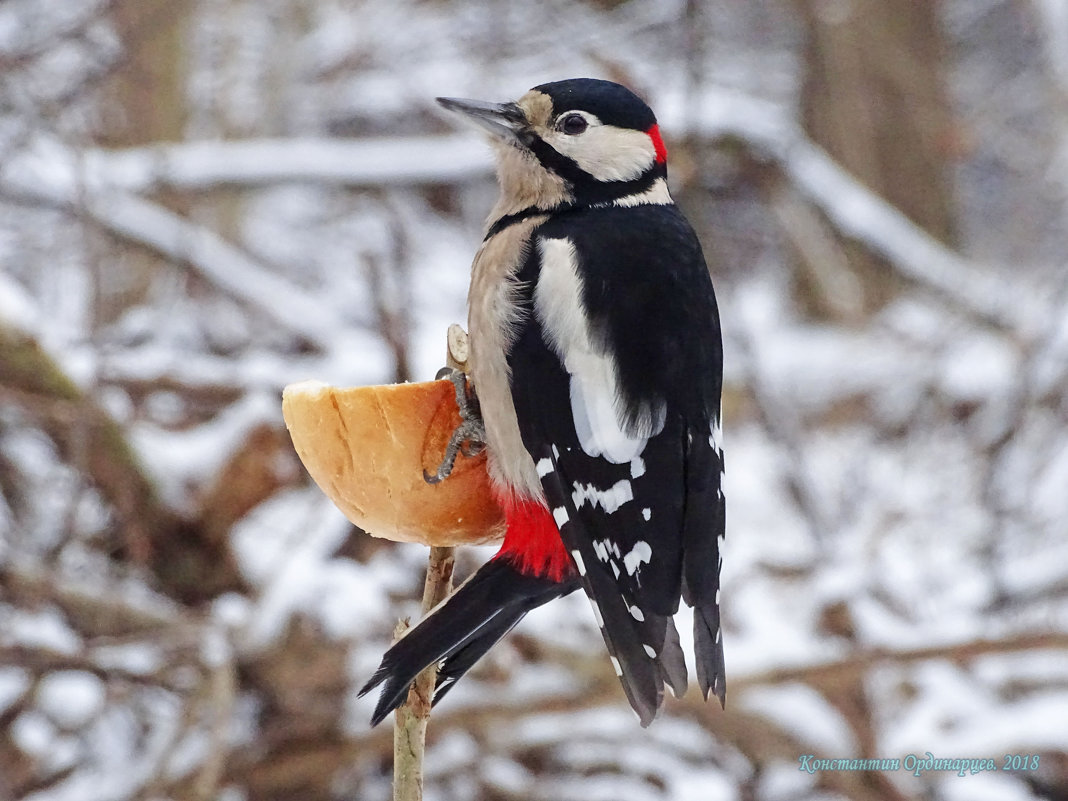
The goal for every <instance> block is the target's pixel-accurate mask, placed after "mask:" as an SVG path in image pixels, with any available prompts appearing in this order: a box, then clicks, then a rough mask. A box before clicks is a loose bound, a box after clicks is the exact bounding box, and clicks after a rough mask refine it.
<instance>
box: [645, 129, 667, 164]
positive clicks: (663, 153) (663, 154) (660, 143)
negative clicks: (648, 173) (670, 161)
mask: <svg viewBox="0 0 1068 801" xmlns="http://www.w3.org/2000/svg"><path fill="white" fill-rule="evenodd" d="M646 133H647V134H649V138H650V139H652V140H653V147H654V148H656V163H657V164H663V163H664V162H665V161H667V148H666V147H664V140H663V139H661V138H660V126H659V125H657V124H656V123H655V122H654V123H653V125H652V127H651V128H650V129H649V130H648V131H646Z"/></svg>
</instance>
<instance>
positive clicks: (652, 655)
mask: <svg viewBox="0 0 1068 801" xmlns="http://www.w3.org/2000/svg"><path fill="white" fill-rule="evenodd" d="M642 648H644V649H645V653H646V654H648V655H649V658H650V659H656V651H654V650H653V646H651V645H645V644H643V645H642Z"/></svg>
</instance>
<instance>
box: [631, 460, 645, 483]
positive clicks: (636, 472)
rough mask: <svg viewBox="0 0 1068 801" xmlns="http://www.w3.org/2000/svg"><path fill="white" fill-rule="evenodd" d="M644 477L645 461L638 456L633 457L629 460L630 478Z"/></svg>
mask: <svg viewBox="0 0 1068 801" xmlns="http://www.w3.org/2000/svg"><path fill="white" fill-rule="evenodd" d="M644 475H645V460H644V459H643V458H642V457H640V456H635V457H634V458H633V459H631V460H630V477H631V478H641V477H642V476H644Z"/></svg>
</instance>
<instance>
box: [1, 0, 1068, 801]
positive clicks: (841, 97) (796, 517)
mask: <svg viewBox="0 0 1068 801" xmlns="http://www.w3.org/2000/svg"><path fill="white" fill-rule="evenodd" d="M581 75H591V76H600V77H607V78H611V79H615V80H618V81H621V82H624V83H626V84H628V85H630V86H631V87H632V88H634V89H636V90H637V91H638V92H639V93H641V94H643V95H644V96H645V97H647V98H648V99H649V101H650V103H651V105H652V106H653V107H654V109H655V110H656V111H657V112H658V115H659V117H660V122H661V127H662V129H663V130H664V132H665V138H666V140H667V145H668V149H669V154H670V157H669V168H670V171H671V186H672V191H673V193H674V196H675V198H676V200H677V201H678V202H679V204H680V205H681V206H682V207H683V208H684V210H685V212H686V213H687V215H688V216H689V218H690V219H691V220H692V221H693V223H694V225H695V226H696V228H697V229H698V231H699V233H700V235H701V238H702V241H703V243H704V247H705V250H706V254H707V256H708V260H709V266H710V269H711V271H712V274H713V279H714V281H715V283H716V286H717V290H718V293H719V297H720V304H721V310H722V316H723V321H724V328H725V337H726V343H725V350H726V361H727V364H726V371H727V383H726V401H725V410H726V425H725V429H726V447H727V497H728V503H729V507H728V509H729V512H728V538H727V548H726V555H725V563H724V581H725V588H724V593H723V598H724V615H725V623H724V625H725V639H726V654H727V671H728V704H727V711H726V712H722V711H720V710H719V709H718V707H717V706H715V705H713V704H710V705H707V706H706V705H705V704H703V703H701V702H700V700H699V699H698V698H697V694H696V692H694V691H693V690H691V692H690V694H689V695H688V696H686V697H685V698H683V699H681V700H677V701H676V700H669V701H668V702H667V704H666V709H665V712H664V714H663V715H662V716H661V718H660V719H659V720H658V721H657V722H656V723H654V724H653V726H652V727H651V728H650V729H648V730H642V729H639V728H638V726H637V724H636V722H635V721H634V719H633V717H632V715H631V713H630V711H629V710H628V709H627V707H626V705H625V702H624V700H623V695H622V692H621V691H620V688H619V686H618V682H617V681H616V679H615V677H614V675H613V671H612V669H611V667H610V665H609V662H608V659H607V658H606V657H605V654H604V653H603V652H602V648H601V646H600V642H599V639H598V638H597V636H596V629H595V626H594V623H593V620H592V615H591V613H590V611H589V609H588V606H587V604H586V603H585V601H584V599H582V598H577V597H570V598H567V599H564V600H561V601H559V602H557V603H555V604H553V605H550V606H549V607H548V608H544V609H542V610H539V611H538V612H537V613H535V614H532V615H531V616H530V617H529V618H528V619H527V620H526V621H524V623H523V624H522V625H520V627H519V628H518V629H517V630H516V631H515V632H513V634H512V635H511V636H510V637H509V638H508V639H507V641H506V642H504V643H502V644H501V645H500V646H498V647H497V648H496V649H495V650H494V651H493V653H492V654H491V655H490V656H489V657H487V658H486V659H485V660H484V662H483V663H481V664H480V665H479V667H478V668H477V670H475V671H474V672H473V673H472V674H471V675H470V676H469V677H468V678H466V679H465V680H464V682H462V683H461V684H460V685H459V686H458V687H457V689H456V690H455V691H453V692H452V694H451V695H450V696H449V698H448V699H446V701H445V702H443V703H442V704H441V706H440V707H439V709H438V710H436V712H435V716H434V718H433V719H432V721H431V729H430V741H429V748H428V757H427V759H428V762H427V798H428V799H434V800H435V801H461V799H476V798H477V799H491V800H495V799H499V800H501V801H505V800H506V799H544V800H545V801H549V800H550V799H551V800H553V801H556V800H566V799H584V800H586V801H590V800H593V801H597V800H600V799H604V800H605V801H607V800H608V799H626V800H627V801H646V799H650V800H652V799H674V800H679V801H719V799H725V800H733V799H737V800H738V801H741V800H742V799H753V800H754V801H777V800H778V799H782V800H783V801H804V800H805V799H821V801H822V800H827V799H852V800H853V801H869V800H870V801H875V800H876V799H892V800H896V799H908V798H924V799H937V800H938V801H942V800H943V799H945V800H946V801H953V800H954V799H961V801H963V800H964V799H968V801H974V800H976V799H998V801H1018V800H1019V801H1022V800H1023V799H1065V798H1068V757H1066V753H1068V537H1066V536H1065V534H1066V529H1068V2H1066V0H941V2H934V1H933V0H932V1H931V2H918V1H917V0H748V1H747V2H735V0H656V1H655V2H654V1H653V0H630V2H621V1H620V0H585V1H584V2H565V1H564V0H544V1H543V2H537V3H535V2H524V3H486V2H484V0H391V1H389V2H387V1H386V0H3V2H0V799H5V800H6V799H39V800H40V801H46V800H47V801H60V800H62V801H68V800H69V801H133V799H156V798H171V799H181V800H182V801H185V800H186V799H189V800H190V801H193V800H194V799H220V800H221V801H243V800H244V799H248V801H259V800H260V799H263V800H266V799H272V800H273V799H277V800H278V801H289V800H291V799H292V800H293V801H296V799H302V800H303V799H335V798H336V799H341V798H349V799H372V800H373V799H385V798H387V797H388V794H389V782H390V776H391V774H390V757H391V732H390V729H389V727H388V726H382V727H379V728H378V729H376V730H371V729H369V728H368V725H367V719H368V717H369V714H370V709H371V703H372V701H373V699H362V700H357V699H356V698H355V697H354V696H355V688H358V687H359V686H360V684H361V683H362V682H363V681H364V680H365V679H366V678H367V677H368V675H369V674H370V672H371V671H372V670H373V668H374V666H375V665H376V664H377V661H378V658H379V656H380V654H381V652H382V650H383V648H384V647H385V646H386V644H387V642H388V640H389V637H390V634H391V632H392V629H393V626H394V623H395V621H396V619H397V618H398V617H399V616H404V615H408V614H413V613H415V612H416V610H417V609H418V606H417V604H418V597H419V593H420V588H421V584H422V571H423V569H424V567H425V560H426V551H425V550H424V549H422V548H420V547H416V546H393V545H391V544H388V543H382V542H380V541H376V540H372V539H370V538H368V537H366V536H365V535H363V534H362V533H360V532H358V531H355V530H354V529H353V528H352V526H351V525H349V524H348V523H347V522H346V521H345V520H344V518H342V517H341V515H340V513H338V512H337V511H336V510H334V509H333V507H332V506H331V504H330V503H329V501H327V500H326V499H325V497H323V496H322V495H321V493H320V492H319V491H318V490H317V489H316V488H315V487H314V486H313V485H311V484H310V482H309V480H308V478H307V477H306V475H305V474H304V472H303V470H302V468H301V467H300V465H299V463H298V462H297V461H296V457H295V455H294V453H293V451H292V449H291V446H290V444H289V440H288V437H287V435H286V432H285V430H284V427H283V424H282V421H281V414H280V392H281V389H282V387H283V386H284V385H285V384H287V383H290V382H292V381H296V380H302V379H306V378H317V379H321V380H323V381H327V382H329V383H332V384H337V385H355V384H366V383H381V382H390V381H395V380H404V379H427V378H430V377H432V376H433V374H434V372H435V370H436V369H437V368H438V367H440V366H441V364H442V363H443V361H444V350H445V329H446V326H447V325H448V324H449V323H450V322H456V321H463V320H464V319H465V311H464V296H465V292H466V281H467V276H468V267H469V264H470V259H471V257H472V255H473V253H474V251H475V248H476V247H477V244H478V241H479V238H480V226H481V222H482V218H483V216H484V215H485V213H486V211H487V210H488V208H489V205H490V203H491V201H492V199H493V197H494V195H495V187H494V183H493V177H492V171H491V165H490V159H489V150H488V147H486V145H485V144H484V143H483V142H481V141H479V137H478V136H477V135H476V134H473V133H471V132H467V131H463V132H460V131H457V130H455V129H454V128H453V127H452V126H451V124H450V123H449V122H448V121H447V120H444V119H442V117H441V116H440V115H439V114H437V113H436V111H435V108H434V104H433V102H432V98H433V97H434V96H436V95H452V96H460V97H464V96H466V97H475V98H483V99H492V100H506V99H513V98H516V97H518V96H519V95H521V94H522V93H523V92H524V91H525V90H526V89H528V88H529V87H531V86H533V85H535V84H537V83H540V82H543V81H546V80H554V79H560V78H566V77H574V76H581ZM488 553H490V551H486V550H485V549H472V550H468V551H462V552H461V553H460V554H459V564H458V573H459V574H460V578H462V574H463V573H465V572H469V571H470V570H471V569H472V567H473V566H475V565H477V564H479V563H480V562H481V561H482V560H483V559H485V558H486V556H487V554H488ZM680 628H682V627H681V626H680ZM594 643H596V645H594ZM927 752H931V754H932V755H933V756H934V757H937V758H962V757H963V758H972V759H985V758H991V759H994V760H995V764H996V766H997V767H998V768H999V770H998V771H996V772H983V773H981V774H979V775H972V774H971V773H968V772H967V771H965V773H966V775H964V776H963V777H962V776H958V775H957V772H955V771H928V772H920V775H914V773H915V772H910V771H908V770H905V769H904V768H902V769H901V770H897V771H881V772H879V771H873V772H855V771H853V772H850V771H845V772H829V771H828V772H816V773H810V772H808V771H805V770H803V769H802V768H803V767H804V765H803V763H802V762H800V761H799V758H800V757H802V756H804V755H813V756H814V757H815V758H839V759H840V758H887V759H895V758H896V759H904V758H905V757H906V756H907V755H908V754H915V755H918V756H920V757H921V758H923V757H924V756H925V754H926V753H927ZM1012 754H1020V755H1028V758H1027V760H1015V761H1014V760H1006V759H1005V757H1006V755H1012ZM1031 755H1034V756H1038V757H1039V760H1037V763H1038V764H1037V767H1036V766H1035V762H1036V760H1034V759H1032V758H1031Z"/></svg>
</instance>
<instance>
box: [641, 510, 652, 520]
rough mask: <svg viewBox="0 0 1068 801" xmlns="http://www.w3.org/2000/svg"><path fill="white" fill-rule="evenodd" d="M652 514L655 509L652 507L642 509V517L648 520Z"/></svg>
mask: <svg viewBox="0 0 1068 801" xmlns="http://www.w3.org/2000/svg"><path fill="white" fill-rule="evenodd" d="M652 516H653V510H652V509H649V508H648V507H647V508H645V509H642V517H644V518H645V519H646V520H648V519H649V518H651V517H652Z"/></svg>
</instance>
